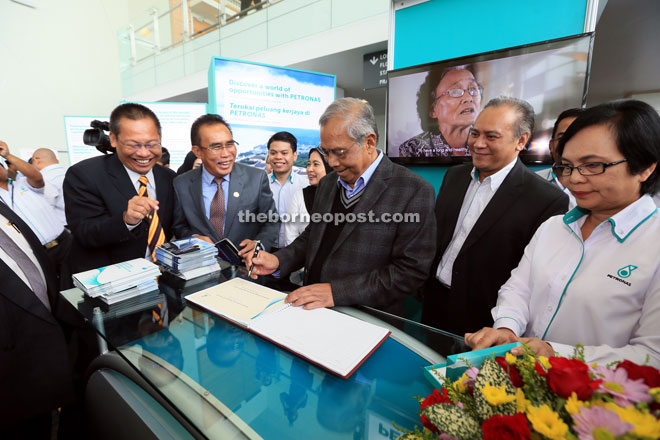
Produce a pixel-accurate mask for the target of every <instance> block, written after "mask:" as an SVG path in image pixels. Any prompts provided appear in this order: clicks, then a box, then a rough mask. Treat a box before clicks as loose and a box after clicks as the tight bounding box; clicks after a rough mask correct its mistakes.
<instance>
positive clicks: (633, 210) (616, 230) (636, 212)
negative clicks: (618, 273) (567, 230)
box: [563, 194, 657, 243]
mask: <svg viewBox="0 0 660 440" xmlns="http://www.w3.org/2000/svg"><path fill="white" fill-rule="evenodd" d="M656 211H657V207H656V206H655V203H654V202H653V199H652V198H651V196H649V195H648V194H645V195H643V196H642V197H640V198H639V199H638V200H636V201H634V202H633V203H631V204H630V205H628V206H626V207H625V208H624V209H622V210H621V211H619V212H617V213H616V214H614V215H613V216H612V217H610V218H608V219H607V220H605V221H606V222H610V223H611V226H612V235H614V236H615V237H616V239H617V240H618V241H619V243H623V242H624V241H625V240H626V238H628V237H629V236H630V234H632V233H633V231H635V229H637V228H638V227H639V226H640V225H641V224H642V223H644V222H645V221H646V220H648V219H649V218H651V216H652V215H653V214H655V212H656ZM590 212H591V211H589V210H588V209H584V208H581V207H579V206H576V207H575V208H573V209H571V210H570V211H568V212H567V213H566V214H565V215H564V218H563V220H564V223H565V224H566V225H570V224H571V223H574V222H576V221H578V220H579V219H581V218H582V217H584V216H585V215H587V214H589V213H590Z"/></svg>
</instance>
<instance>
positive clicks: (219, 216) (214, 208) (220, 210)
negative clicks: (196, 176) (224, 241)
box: [209, 177, 225, 238]
mask: <svg viewBox="0 0 660 440" xmlns="http://www.w3.org/2000/svg"><path fill="white" fill-rule="evenodd" d="M214 180H215V183H216V185H218V190H217V191H216V192H215V196H213V199H212V200H211V209H210V210H209V222H210V223H211V225H212V226H213V228H214V229H215V231H216V232H217V233H218V237H220V238H222V237H223V234H222V229H223V227H224V225H225V192H224V190H223V189H222V181H223V180H224V177H216V178H215V179H214Z"/></svg>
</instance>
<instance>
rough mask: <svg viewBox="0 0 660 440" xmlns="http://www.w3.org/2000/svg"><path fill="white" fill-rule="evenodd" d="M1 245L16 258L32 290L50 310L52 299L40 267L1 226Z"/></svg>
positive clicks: (11, 256) (10, 256)
mask: <svg viewBox="0 0 660 440" xmlns="http://www.w3.org/2000/svg"><path fill="white" fill-rule="evenodd" d="M0 247H2V250H3V251H5V252H6V253H7V255H9V258H11V259H12V260H14V261H15V262H16V264H18V267H20V268H21V270H22V271H23V273H24V274H25V277H26V278H27V279H28V282H29V283H30V287H31V288H32V291H33V292H34V293H35V295H37V298H39V300H40V301H41V302H42V303H43V305H45V306H46V308H47V309H48V310H49V311H50V301H49V300H48V290H47V288H46V284H45V283H44V280H43V278H42V276H41V273H39V269H38V268H37V266H36V265H35V264H34V263H33V262H32V260H31V259H30V257H28V256H27V254H26V253H25V252H23V250H22V249H21V248H20V247H19V246H18V245H17V244H16V243H15V242H14V240H12V239H11V237H9V235H7V233H6V232H5V231H3V230H2V228H0Z"/></svg>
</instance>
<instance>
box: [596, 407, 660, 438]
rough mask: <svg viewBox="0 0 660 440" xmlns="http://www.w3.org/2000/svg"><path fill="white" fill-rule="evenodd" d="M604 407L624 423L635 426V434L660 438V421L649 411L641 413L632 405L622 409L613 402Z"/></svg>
mask: <svg viewBox="0 0 660 440" xmlns="http://www.w3.org/2000/svg"><path fill="white" fill-rule="evenodd" d="M604 407H605V408H607V409H609V410H612V411H614V412H615V413H617V414H618V415H619V417H620V418H621V420H623V421H624V422H628V423H630V424H631V425H633V426H634V427H635V428H634V429H633V431H632V433H633V434H637V435H639V436H642V437H649V438H660V420H658V419H656V418H655V417H654V416H653V414H650V413H649V412H648V411H640V410H638V409H636V408H635V407H634V406H632V405H630V406H626V407H625V408H622V407H620V406H619V405H617V404H615V403H612V402H608V403H606V404H605V405H604Z"/></svg>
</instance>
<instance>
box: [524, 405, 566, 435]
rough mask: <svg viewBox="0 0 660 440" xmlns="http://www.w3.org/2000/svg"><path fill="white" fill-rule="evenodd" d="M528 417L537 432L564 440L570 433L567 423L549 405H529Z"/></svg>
mask: <svg viewBox="0 0 660 440" xmlns="http://www.w3.org/2000/svg"><path fill="white" fill-rule="evenodd" d="M527 418H528V419H529V421H530V422H531V423H532V427H533V428H534V430H535V431H536V432H538V433H539V434H541V435H543V436H545V437H548V438H550V439H552V440H562V439H563V438H564V437H566V434H567V433H568V426H567V425H566V423H564V422H563V421H562V420H561V419H560V418H559V414H557V413H556V412H554V411H553V410H551V409H550V407H549V406H548V405H541V406H539V407H533V406H532V407H529V408H528V409H527Z"/></svg>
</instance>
